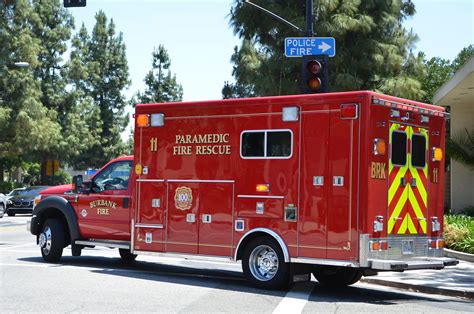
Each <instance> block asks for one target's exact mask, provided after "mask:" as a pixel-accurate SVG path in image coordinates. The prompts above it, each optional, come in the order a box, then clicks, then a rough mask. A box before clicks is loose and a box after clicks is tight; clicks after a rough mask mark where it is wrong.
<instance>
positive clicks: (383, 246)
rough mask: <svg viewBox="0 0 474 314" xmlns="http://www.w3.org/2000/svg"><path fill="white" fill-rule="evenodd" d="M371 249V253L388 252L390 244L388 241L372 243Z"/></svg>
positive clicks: (370, 243) (370, 244)
mask: <svg viewBox="0 0 474 314" xmlns="http://www.w3.org/2000/svg"><path fill="white" fill-rule="evenodd" d="M369 247H370V250H371V251H386V250H388V242H387V241H384V240H382V241H370V242H369Z"/></svg>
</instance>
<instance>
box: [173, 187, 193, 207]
mask: <svg viewBox="0 0 474 314" xmlns="http://www.w3.org/2000/svg"><path fill="white" fill-rule="evenodd" d="M174 205H175V206H176V208H177V209H180V210H187V209H190V208H191V207H192V206H193V193H192V190H191V189H190V188H188V187H186V186H180V187H179V188H177V189H176V191H175V193H174Z"/></svg>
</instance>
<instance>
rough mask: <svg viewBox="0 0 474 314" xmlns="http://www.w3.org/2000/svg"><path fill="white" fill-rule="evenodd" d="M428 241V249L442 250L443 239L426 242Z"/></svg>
mask: <svg viewBox="0 0 474 314" xmlns="http://www.w3.org/2000/svg"><path fill="white" fill-rule="evenodd" d="M428 241H429V243H428V247H429V248H430V249H432V250H434V249H442V248H444V240H443V239H437V240H428Z"/></svg>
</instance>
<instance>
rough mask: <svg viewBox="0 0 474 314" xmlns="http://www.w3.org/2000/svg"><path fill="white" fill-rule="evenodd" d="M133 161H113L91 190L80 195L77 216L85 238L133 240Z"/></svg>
mask: <svg viewBox="0 0 474 314" xmlns="http://www.w3.org/2000/svg"><path fill="white" fill-rule="evenodd" d="M132 163H133V161H131V160H122V161H117V162H113V163H111V164H109V165H108V166H106V167H105V168H104V169H102V170H101V171H100V172H99V173H97V174H96V175H95V176H94V178H93V179H92V181H91V187H90V189H89V190H87V191H85V192H84V193H82V194H78V200H77V203H76V206H77V207H76V210H77V217H78V220H79V229H80V232H81V235H82V236H83V237H85V238H94V239H108V240H130V216H129V212H130V208H129V207H130V188H129V184H128V181H129V178H130V172H131V169H132Z"/></svg>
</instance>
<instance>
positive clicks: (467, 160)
mask: <svg viewBox="0 0 474 314" xmlns="http://www.w3.org/2000/svg"><path fill="white" fill-rule="evenodd" d="M446 152H447V154H448V156H449V157H451V158H453V159H454V160H456V161H459V162H460V163H463V164H464V165H466V166H467V167H468V168H470V169H471V170H474V129H471V130H470V131H468V129H464V131H462V132H459V133H457V134H456V135H455V136H454V137H453V138H451V139H448V141H447V143H446Z"/></svg>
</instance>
